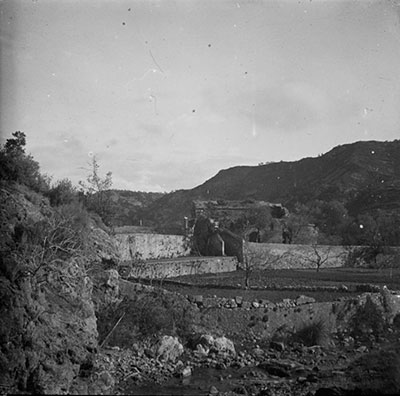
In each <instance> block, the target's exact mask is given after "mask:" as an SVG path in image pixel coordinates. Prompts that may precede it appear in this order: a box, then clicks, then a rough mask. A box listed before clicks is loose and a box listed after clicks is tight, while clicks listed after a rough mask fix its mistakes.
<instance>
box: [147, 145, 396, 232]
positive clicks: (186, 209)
mask: <svg viewBox="0 0 400 396" xmlns="http://www.w3.org/2000/svg"><path fill="white" fill-rule="evenodd" d="M399 197H400V140H395V141H393V142H378V141H366V142H356V143H352V144H346V145H341V146H337V147H335V148H334V149H332V150H331V151H329V152H328V153H326V154H324V155H321V156H319V157H316V158H305V159H302V160H299V161H294V162H283V161H282V162H278V163H269V164H266V165H260V166H237V167H233V168H230V169H225V170H221V171H220V172H219V173H218V174H217V175H215V176H214V177H213V178H211V179H209V180H207V181H206V182H205V183H203V184H202V185H200V186H198V187H196V188H193V189H191V190H179V191H176V192H173V193H170V194H167V195H165V196H163V197H161V198H160V199H157V200H156V201H154V202H153V203H152V204H151V205H149V206H148V207H147V209H146V210H145V212H144V218H145V219H147V220H149V221H154V222H156V223H157V224H158V225H159V226H160V227H161V229H163V230H164V231H165V232H178V231H179V230H180V229H181V224H182V219H183V217H184V216H189V217H190V211H191V202H192V201H193V200H194V199H231V200H235V199H240V200H241V199H256V200H264V201H269V202H277V203H282V204H283V205H284V206H286V207H288V208H289V209H291V208H293V206H294V204H295V203H296V202H300V203H305V202H307V201H309V200H312V199H321V200H339V201H341V202H343V203H344V204H345V205H346V207H347V208H348V210H349V212H350V214H352V215H353V216H355V215H358V214H360V213H364V212H368V211H369V210H375V209H384V210H400V199H399Z"/></svg>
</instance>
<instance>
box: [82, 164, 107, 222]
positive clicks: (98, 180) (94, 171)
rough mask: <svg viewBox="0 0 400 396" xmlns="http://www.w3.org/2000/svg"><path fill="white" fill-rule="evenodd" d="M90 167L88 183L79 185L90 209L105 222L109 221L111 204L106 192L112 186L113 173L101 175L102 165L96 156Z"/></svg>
mask: <svg viewBox="0 0 400 396" xmlns="http://www.w3.org/2000/svg"><path fill="white" fill-rule="evenodd" d="M89 165H90V173H89V175H88V177H87V178H86V182H84V181H79V185H80V186H81V189H82V192H83V193H84V195H85V198H86V204H87V206H88V208H89V209H91V210H93V211H94V212H96V213H97V214H98V215H99V216H100V217H101V218H102V219H103V220H104V221H107V220H108V217H109V215H110V213H109V212H110V203H111V202H110V199H109V198H107V195H106V191H107V190H109V189H110V188H111V186H112V173H111V172H107V173H106V175H105V177H101V176H100V175H99V168H100V165H99V162H98V160H97V158H96V156H93V158H92V161H91V162H90V164H89Z"/></svg>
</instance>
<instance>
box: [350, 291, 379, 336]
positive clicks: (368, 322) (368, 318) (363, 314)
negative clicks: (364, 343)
mask: <svg viewBox="0 0 400 396" xmlns="http://www.w3.org/2000/svg"><path fill="white" fill-rule="evenodd" d="M385 328H386V323H385V319H384V317H383V313H382V312H381V311H380V310H379V308H378V307H377V306H376V304H374V302H373V301H372V299H371V297H370V296H367V299H366V301H365V304H364V305H361V306H359V307H357V310H356V312H355V313H354V315H353V316H352V318H351V319H350V329H351V335H352V336H353V337H354V338H361V339H363V338H368V336H369V335H373V336H374V337H375V338H378V337H379V336H380V335H382V333H383V332H384V330H385Z"/></svg>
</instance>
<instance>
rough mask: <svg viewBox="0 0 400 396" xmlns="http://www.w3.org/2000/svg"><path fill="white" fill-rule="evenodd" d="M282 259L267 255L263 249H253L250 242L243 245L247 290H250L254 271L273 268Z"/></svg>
mask: <svg viewBox="0 0 400 396" xmlns="http://www.w3.org/2000/svg"><path fill="white" fill-rule="evenodd" d="M281 258H282V256H280V257H275V256H272V255H270V254H266V253H265V251H264V250H262V249H259V250H258V249H251V248H250V243H249V242H244V243H243V266H244V268H243V269H244V273H245V278H244V281H245V288H246V289H249V288H250V278H251V275H252V273H253V272H254V270H256V269H257V268H264V269H265V268H268V267H271V266H273V264H275V263H276V262H277V261H279V260H280V259H281Z"/></svg>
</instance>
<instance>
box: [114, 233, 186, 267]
mask: <svg viewBox="0 0 400 396" xmlns="http://www.w3.org/2000/svg"><path fill="white" fill-rule="evenodd" d="M115 239H116V241H117V245H118V248H119V252H120V255H121V259H122V260H123V261H129V260H132V259H133V258H134V256H135V254H136V253H139V254H140V255H141V258H142V259H144V260H148V259H160V258H174V257H183V256H188V255H189V254H190V245H189V243H188V242H187V240H186V238H185V237H184V236H183V235H162V234H144V233H142V234H116V235H115Z"/></svg>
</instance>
